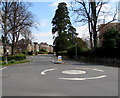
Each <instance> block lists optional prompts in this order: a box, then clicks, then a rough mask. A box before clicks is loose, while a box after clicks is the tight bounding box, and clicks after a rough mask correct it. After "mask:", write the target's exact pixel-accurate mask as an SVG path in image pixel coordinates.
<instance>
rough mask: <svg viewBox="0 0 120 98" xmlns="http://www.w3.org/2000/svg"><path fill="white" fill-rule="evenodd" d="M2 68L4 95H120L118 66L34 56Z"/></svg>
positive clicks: (48, 56) (49, 56)
mask: <svg viewBox="0 0 120 98" xmlns="http://www.w3.org/2000/svg"><path fill="white" fill-rule="evenodd" d="M29 59H31V60H32V62H29V63H24V64H17V65H13V66H7V68H3V69H2V70H0V71H2V77H0V78H2V96H118V68H114V67H108V66H103V65H97V64H94V65H93V64H89V63H84V62H77V61H70V60H63V62H64V63H62V64H54V63H53V60H56V58H55V57H53V56H52V55H37V56H31V57H29Z"/></svg>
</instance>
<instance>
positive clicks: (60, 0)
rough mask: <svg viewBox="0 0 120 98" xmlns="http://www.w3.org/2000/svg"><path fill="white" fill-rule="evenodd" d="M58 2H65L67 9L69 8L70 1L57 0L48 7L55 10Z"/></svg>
mask: <svg viewBox="0 0 120 98" xmlns="http://www.w3.org/2000/svg"><path fill="white" fill-rule="evenodd" d="M60 2H65V3H66V4H67V7H69V6H70V4H69V2H71V1H70V0H58V1H55V2H53V3H52V4H50V5H49V6H50V7H54V8H56V7H57V6H58V4H59V3H60Z"/></svg>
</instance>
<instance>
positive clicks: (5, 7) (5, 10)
mask: <svg viewBox="0 0 120 98" xmlns="http://www.w3.org/2000/svg"><path fill="white" fill-rule="evenodd" d="M1 6H2V8H1V13H0V17H1V26H2V32H3V37H4V40H3V41H2V42H3V49H4V52H3V53H4V55H5V54H6V49H7V40H8V39H7V38H8V37H7V36H8V32H9V29H8V17H9V16H10V14H9V12H10V9H9V8H10V7H11V3H10V2H9V3H7V1H6V2H4V3H3V2H2V3H1Z"/></svg>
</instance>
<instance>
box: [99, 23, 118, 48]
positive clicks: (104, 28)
mask: <svg viewBox="0 0 120 98" xmlns="http://www.w3.org/2000/svg"><path fill="white" fill-rule="evenodd" d="M111 28H114V29H116V30H118V31H120V23H109V24H107V25H106V24H101V25H99V28H98V29H99V45H100V46H101V45H102V43H103V40H104V39H103V35H104V34H105V32H106V31H107V30H108V29H111Z"/></svg>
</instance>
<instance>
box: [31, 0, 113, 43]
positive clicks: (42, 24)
mask: <svg viewBox="0 0 120 98" xmlns="http://www.w3.org/2000/svg"><path fill="white" fill-rule="evenodd" d="M59 2H60V1H57V0H56V1H53V2H31V3H32V6H31V7H30V8H29V10H30V11H31V12H32V13H33V15H34V20H35V25H36V27H37V28H32V29H31V31H32V34H33V36H34V39H33V42H38V43H41V42H46V43H48V44H50V45H52V44H53V35H52V32H51V30H52V24H51V21H52V19H53V17H54V15H55V10H56V9H57V5H58V3H59ZM65 2H66V1H65ZM68 7H69V5H68ZM111 8H112V10H113V4H107V5H106V6H105V7H104V8H103V10H108V11H109V10H111ZM114 8H115V6H114ZM113 12H114V11H113ZM69 16H70V18H71V22H72V25H73V26H74V27H75V28H76V30H77V33H78V34H79V35H78V37H81V38H87V37H88V30H87V25H84V26H83V25H80V24H75V23H74V17H73V16H72V13H71V12H70V14H69ZM71 16H72V17H71ZM105 17H106V21H108V20H110V19H112V17H111V16H110V15H109V16H105ZM101 18H103V17H101ZM85 32H86V33H85Z"/></svg>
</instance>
